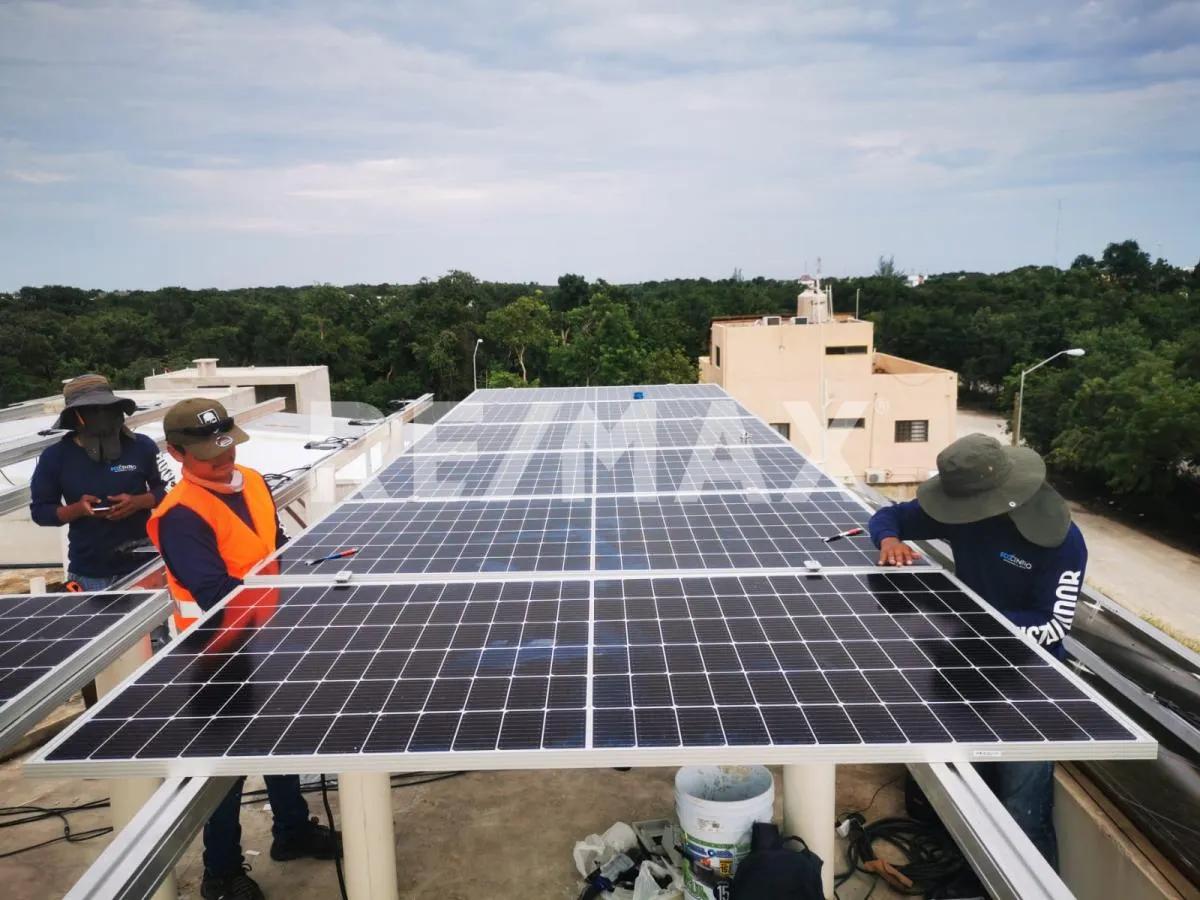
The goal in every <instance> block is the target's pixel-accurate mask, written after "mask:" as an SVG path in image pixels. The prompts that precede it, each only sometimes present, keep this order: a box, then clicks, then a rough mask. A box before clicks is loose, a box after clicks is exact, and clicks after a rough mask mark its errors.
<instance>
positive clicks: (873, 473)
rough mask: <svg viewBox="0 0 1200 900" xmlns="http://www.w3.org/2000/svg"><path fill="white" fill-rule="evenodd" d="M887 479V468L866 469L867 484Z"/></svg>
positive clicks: (881, 482)
mask: <svg viewBox="0 0 1200 900" xmlns="http://www.w3.org/2000/svg"><path fill="white" fill-rule="evenodd" d="M885 481H887V469H867V484H883V483H884V482H885Z"/></svg>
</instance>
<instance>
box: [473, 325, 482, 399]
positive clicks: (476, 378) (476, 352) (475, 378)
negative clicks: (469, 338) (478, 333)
mask: <svg viewBox="0 0 1200 900" xmlns="http://www.w3.org/2000/svg"><path fill="white" fill-rule="evenodd" d="M482 343H483V338H475V350H474V352H473V353H472V354H471V389H472V390H475V391H477V390H479V375H478V373H477V372H476V370H475V357H476V356H478V355H479V345H480V344H482Z"/></svg>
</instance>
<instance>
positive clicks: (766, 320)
mask: <svg viewBox="0 0 1200 900" xmlns="http://www.w3.org/2000/svg"><path fill="white" fill-rule="evenodd" d="M782 321H783V320H782V319H780V318H779V316H763V317H762V323H763V324H764V325H778V324H780V322H782Z"/></svg>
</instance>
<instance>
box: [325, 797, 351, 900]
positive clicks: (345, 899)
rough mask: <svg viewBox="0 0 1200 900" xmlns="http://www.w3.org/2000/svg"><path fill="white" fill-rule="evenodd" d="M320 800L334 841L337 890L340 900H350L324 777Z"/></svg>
mask: <svg viewBox="0 0 1200 900" xmlns="http://www.w3.org/2000/svg"><path fill="white" fill-rule="evenodd" d="M321 800H322V801H323V802H324V804H325V821H327V822H328V823H329V831H330V834H331V835H332V836H333V841H334V852H333V866H334V868H335V869H337V879H338V889H339V890H340V891H341V892H342V900H350V896H349V894H347V893H346V876H345V874H344V873H343V872H342V854H341V852H340V848H338V847H337V841H338V836H337V828H336V827H334V824H333V810H332V809H331V808H330V807H329V791H328V790H326V788H325V776H324V775H322V776H321Z"/></svg>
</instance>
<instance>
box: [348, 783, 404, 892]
mask: <svg viewBox="0 0 1200 900" xmlns="http://www.w3.org/2000/svg"><path fill="white" fill-rule="evenodd" d="M338 805H339V806H340V808H341V814H342V846H343V848H344V851H345V860H346V864H345V871H346V893H347V894H348V895H349V897H350V900H399V897H400V894H399V888H398V887H397V884H396V829H395V825H394V823H393V821H392V779H391V776H390V775H389V774H388V773H386V772H352V773H342V774H339V775H338Z"/></svg>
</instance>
